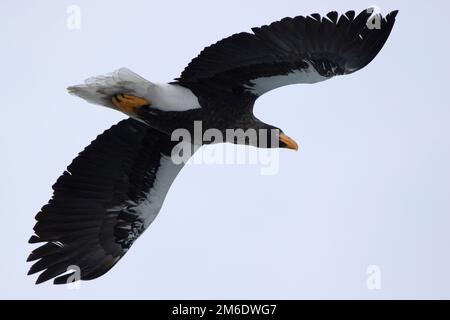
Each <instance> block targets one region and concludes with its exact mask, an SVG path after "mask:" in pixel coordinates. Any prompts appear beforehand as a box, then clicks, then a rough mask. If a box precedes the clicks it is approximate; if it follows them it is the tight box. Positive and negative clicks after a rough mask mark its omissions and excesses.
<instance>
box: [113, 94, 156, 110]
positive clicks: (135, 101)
mask: <svg viewBox="0 0 450 320" xmlns="http://www.w3.org/2000/svg"><path fill="white" fill-rule="evenodd" d="M111 102H112V104H113V105H114V106H115V107H116V108H117V109H118V110H119V111H122V112H123V113H126V114H133V113H134V112H135V109H136V108H138V107H142V106H146V105H149V104H150V103H149V102H148V101H147V100H145V99H143V98H140V97H136V96H132V95H129V94H117V95H115V96H113V97H112V98H111Z"/></svg>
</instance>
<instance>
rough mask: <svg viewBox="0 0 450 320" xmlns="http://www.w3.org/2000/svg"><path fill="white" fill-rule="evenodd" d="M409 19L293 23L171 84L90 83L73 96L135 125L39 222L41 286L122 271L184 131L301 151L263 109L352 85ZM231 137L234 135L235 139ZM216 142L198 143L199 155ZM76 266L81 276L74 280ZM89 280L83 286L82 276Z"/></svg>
mask: <svg viewBox="0 0 450 320" xmlns="http://www.w3.org/2000/svg"><path fill="white" fill-rule="evenodd" d="M397 13H398V11H392V12H390V13H389V14H387V15H386V16H383V15H382V14H380V13H379V12H375V10H374V9H373V8H369V9H366V10H363V11H362V12H360V13H359V14H356V13H355V11H348V12H346V13H344V14H338V13H337V12H335V11H332V12H329V13H328V14H326V15H323V16H321V15H320V14H317V13H314V14H311V15H308V16H301V15H300V16H297V17H294V18H284V19H282V20H280V21H276V22H273V23H271V24H269V25H264V26H262V27H258V28H252V29H251V30H252V32H241V33H237V34H234V35H232V36H230V37H228V38H225V39H222V40H220V41H218V42H217V43H215V44H213V45H211V46H209V47H207V48H205V49H204V50H203V51H202V52H201V53H200V54H199V55H198V56H197V57H196V58H194V59H193V60H192V61H191V62H190V63H189V64H188V66H187V67H186V68H185V69H184V71H183V72H182V73H181V75H180V76H179V77H178V78H177V79H175V80H174V81H173V82H170V83H164V84H161V83H153V82H150V81H148V80H146V79H144V78H143V77H141V76H139V75H138V74H136V73H134V72H132V71H130V70H128V69H126V68H122V69H119V70H117V71H115V72H113V73H110V74H108V75H105V76H98V77H93V78H89V79H87V80H86V81H85V83H84V84H81V85H75V86H71V87H69V88H68V91H69V92H70V93H71V94H73V95H76V96H78V97H81V98H83V99H85V100H86V101H88V102H90V103H94V104H98V105H102V106H106V107H109V108H112V109H115V110H118V111H120V112H123V113H125V114H126V115H127V116H128V118H127V119H126V120H123V121H120V122H119V123H117V124H116V125H114V126H112V127H111V128H110V129H108V130H106V131H105V132H103V133H102V134H101V135H99V136H98V137H97V138H96V139H95V140H94V141H93V142H92V143H91V144H90V145H89V146H88V147H86V148H85V149H84V150H83V151H82V152H81V153H79V155H78V156H77V157H76V158H75V159H74V160H73V161H72V163H71V164H70V165H69V166H68V167H67V169H66V170H65V171H64V172H63V174H62V175H61V176H60V177H59V178H58V180H57V181H56V183H55V184H54V185H53V196H52V198H51V199H50V200H49V202H48V203H47V204H46V205H44V206H43V207H42V208H41V210H40V211H39V212H38V213H37V215H36V217H35V219H36V220H37V222H36V224H35V226H34V235H32V236H31V238H30V240H29V242H30V243H32V244H35V243H41V245H40V246H39V247H37V248H36V249H34V250H33V251H32V252H31V254H30V255H29V256H28V259H27V261H33V264H32V266H31V268H30V270H29V273H28V274H34V273H37V272H41V273H40V274H39V276H38V278H37V280H36V283H41V282H44V281H47V280H50V279H54V281H53V282H54V284H65V283H68V282H70V281H73V279H75V280H91V279H95V278H97V277H99V276H101V275H103V274H104V273H106V272H107V271H108V270H110V269H111V268H112V267H113V266H114V265H115V264H116V263H117V262H118V261H119V260H120V259H121V258H122V257H123V256H124V255H125V253H126V252H127V251H128V250H129V249H130V247H131V246H132V244H133V243H134V241H136V239H137V238H138V237H139V236H140V235H141V234H142V233H143V232H144V231H145V230H146V229H147V228H148V227H149V225H150V224H151V223H152V222H153V221H154V219H155V218H156V216H157V215H158V213H159V211H160V209H161V207H162V205H163V202H164V198H165V196H166V194H167V192H168V191H169V188H170V186H171V184H172V182H173V181H174V179H175V178H176V176H177V174H178V173H179V172H180V170H181V169H182V167H183V165H184V164H185V161H181V162H176V161H173V153H174V149H176V147H177V146H178V141H174V139H172V134H173V132H174V131H175V130H178V129H183V130H185V131H187V132H189V133H193V132H194V130H195V124H196V123H198V122H201V124H202V130H203V131H205V130H208V129H214V130H216V131H218V132H221V133H225V131H226V130H227V129H242V130H243V131H244V132H245V131H247V130H255V132H263V134H258V135H255V136H252V137H249V136H246V137H244V139H236V137H232V138H228V137H226V138H225V140H224V141H216V142H229V143H235V144H244V145H251V146H254V147H259V148H287V149H292V150H297V149H298V145H297V143H296V142H295V141H294V140H293V139H292V138H290V137H289V136H287V135H286V134H285V133H284V132H283V130H281V129H280V128H277V127H275V126H273V125H270V124H267V123H265V122H263V121H261V120H259V119H258V118H256V117H255V115H254V114H253V107H254V105H255V102H256V100H257V99H258V98H259V97H260V96H262V95H264V94H265V93H266V92H269V91H271V90H273V89H276V88H279V87H282V86H286V85H291V84H301V83H317V82H320V81H325V80H328V79H331V78H333V77H335V76H340V75H346V74H351V73H353V72H355V71H358V70H360V69H362V68H364V67H365V66H366V65H367V64H369V63H370V62H371V61H372V60H373V59H374V58H375V56H376V55H377V54H378V53H379V52H380V50H381V48H382V47H383V46H384V44H385V42H386V40H387V38H388V37H389V35H390V33H391V30H392V28H393V26H394V23H395V18H396V16H397ZM225 136H226V135H225ZM214 142H215V141H212V142H211V141H209V142H205V141H198V139H197V140H195V139H193V140H191V141H188V142H187V144H188V145H189V146H191V147H192V153H193V152H195V150H196V149H197V148H198V147H199V146H201V145H203V144H208V143H214ZM74 266H76V267H77V269H78V270H73V267H74ZM76 272H78V277H77V278H74V277H75V276H76V274H75V273H76Z"/></svg>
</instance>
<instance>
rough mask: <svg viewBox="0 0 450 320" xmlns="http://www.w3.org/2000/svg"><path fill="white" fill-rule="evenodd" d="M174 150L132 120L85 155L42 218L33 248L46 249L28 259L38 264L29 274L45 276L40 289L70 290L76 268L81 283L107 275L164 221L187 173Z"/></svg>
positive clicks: (59, 186) (99, 140)
mask: <svg viewBox="0 0 450 320" xmlns="http://www.w3.org/2000/svg"><path fill="white" fill-rule="evenodd" d="M170 150H171V142H170V138H169V137H168V136H166V135H164V134H162V133H159V132H158V131H156V130H154V129H151V128H150V127H148V126H146V125H144V124H142V123H140V122H138V121H136V120H133V119H127V120H124V121H121V122H120V123H118V124H117V125H114V126H113V127H111V128H110V129H109V130H106V131H105V132H104V133H103V134H101V135H100V136H98V137H97V139H96V140H94V141H93V142H92V143H91V144H90V145H89V146H88V147H87V148H86V149H85V150H84V151H82V152H81V153H80V154H79V156H78V157H77V158H75V160H73V162H72V164H71V165H70V166H69V167H68V168H67V171H65V172H64V173H63V175H62V176H61V177H60V178H59V179H58V180H57V182H56V183H55V185H54V186H53V190H54V193H53V198H52V199H51V200H50V201H49V203H48V204H47V205H45V206H44V207H43V208H42V209H41V211H40V212H39V213H38V214H37V216H36V220H37V223H36V225H35V227H34V231H35V234H36V235H33V236H32V237H31V238H30V241H29V242H30V243H37V242H44V243H45V244H44V245H42V246H41V247H39V248H37V249H35V250H34V251H33V252H32V253H31V254H30V256H29V257H28V261H35V260H38V261H36V262H35V263H34V264H33V265H32V267H31V269H30V272H29V274H33V273H36V272H39V271H43V272H42V273H41V274H40V275H39V277H38V279H37V281H36V283H40V282H43V281H47V280H49V279H51V278H54V277H57V276H59V277H58V278H56V279H55V281H54V283H55V284H61V283H65V282H66V281H67V279H69V277H71V276H73V274H74V273H73V272H72V273H69V274H67V273H66V271H68V270H67V269H68V267H70V266H77V267H78V268H79V270H80V272H81V273H80V274H79V276H80V278H81V279H82V280H90V279H93V278H96V277H99V276H101V275H102V274H104V273H105V272H107V271H108V270H109V269H110V268H111V267H112V266H113V265H114V264H115V263H116V262H117V261H118V260H119V259H120V258H121V257H122V256H123V255H124V254H125V253H126V252H127V250H128V249H129V248H130V246H131V245H132V244H133V242H134V241H135V240H136V239H137V238H138V237H139V236H140V235H141V234H142V233H143V232H144V230H145V229H146V228H147V227H148V226H149V225H150V223H151V222H152V221H153V220H154V219H155V217H156V215H157V214H158V212H159V210H160V208H161V206H162V203H163V201H164V197H165V195H166V193H167V191H168V190H169V188H170V185H171V184H172V182H173V180H174V179H175V177H176V175H177V174H178V172H179V171H180V169H181V167H182V164H180V165H176V164H174V163H173V162H172V161H171V159H170V156H168V155H170ZM72 278H73V277H72Z"/></svg>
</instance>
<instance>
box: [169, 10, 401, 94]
mask: <svg viewBox="0 0 450 320" xmlns="http://www.w3.org/2000/svg"><path fill="white" fill-rule="evenodd" d="M397 12H398V11H393V12H391V13H389V14H388V15H387V16H386V17H382V16H381V15H380V14H374V13H373V11H371V10H370V9H367V10H364V11H362V12H361V13H360V14H359V15H358V16H356V17H355V12H354V11H349V12H347V13H345V14H343V15H341V16H338V13H337V12H330V13H328V14H327V15H326V16H324V17H321V16H320V15H319V14H312V15H310V16H307V17H303V16H298V17H295V18H285V19H283V20H281V21H277V22H274V23H272V24H270V25H269V26H263V27H260V28H253V29H252V30H253V33H246V32H243V33H238V34H235V35H233V36H231V37H229V38H226V39H223V40H221V41H219V42H217V43H216V44H214V45H212V46H210V47H207V48H206V49H204V50H203V51H202V52H201V53H200V55H199V56H198V57H197V58H195V59H194V60H192V62H191V63H190V64H189V65H188V66H187V67H186V69H185V70H184V71H183V73H182V74H181V77H180V78H178V79H177V80H178V81H179V83H180V84H181V85H183V86H186V87H188V88H190V89H191V90H193V91H196V90H197V92H198V90H203V92H205V90H209V91H210V92H214V91H215V92H217V91H218V90H222V92H224V91H225V92H227V93H233V94H239V93H243V92H250V93H253V94H254V95H255V96H260V95H262V94H264V93H266V92H268V91H270V90H272V89H275V88H278V87H281V86H285V85H289V84H295V83H315V82H318V81H323V80H326V79H329V78H331V77H333V76H336V75H343V74H349V73H352V72H355V71H357V70H359V69H361V68H363V67H365V66H366V65H367V64H368V63H369V62H370V61H372V59H373V58H375V56H376V55H377V54H378V52H379V51H380V50H381V48H382V47H383V45H384V43H385V42H386V40H387V38H388V37H389V34H390V32H391V30H392V27H393V25H394V23H395V17H396V15H397Z"/></svg>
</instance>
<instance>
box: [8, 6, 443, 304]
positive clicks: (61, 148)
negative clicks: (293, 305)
mask: <svg viewBox="0 0 450 320" xmlns="http://www.w3.org/2000/svg"><path fill="white" fill-rule="evenodd" d="M70 4H75V5H78V6H79V7H80V8H81V29H80V30H75V31H74V30H72V31H71V30H68V29H67V27H66V19H67V13H66V8H67V6H68V5H70ZM373 4H376V5H378V6H379V7H381V9H382V11H383V13H387V12H388V11H391V10H394V9H400V13H399V15H398V17H397V23H396V25H395V27H394V30H393V32H392V34H391V37H390V38H389V40H388V42H387V44H386V45H385V47H384V49H383V50H382V51H381V53H380V54H379V56H378V57H377V58H376V59H375V60H374V61H373V62H372V63H371V64H370V65H369V66H368V67H366V68H365V69H363V70H361V71H360V72H357V73H355V74H352V75H350V76H346V77H340V78H335V79H333V80H331V81H327V82H323V83H319V84H316V85H303V86H301V85H300V86H290V87H285V88H282V89H279V90H276V91H273V92H271V93H269V94H267V95H265V96H264V97H263V98H261V99H260V100H258V103H257V107H256V113H257V116H258V117H259V118H261V119H262V120H265V121H267V122H269V123H273V124H275V125H278V126H280V127H281V128H282V129H283V130H284V131H285V132H286V133H288V134H289V135H290V136H292V137H294V138H295V139H296V140H297V141H298V142H299V143H300V145H301V149H300V151H299V152H297V153H295V152H291V151H287V150H283V151H282V152H281V153H280V171H279V173H278V174H277V175H273V176H262V175H260V170H259V168H258V167H257V166H254V165H253V166H251V165H249V166H242V165H239V166H230V165H228V166H226V165H225V166H223V165H222V166H219V165H216V166H211V165H193V166H188V167H186V168H185V169H183V171H182V172H181V174H180V175H179V177H178V179H177V180H176V181H175V183H174V185H173V187H172V189H171V190H170V192H169V194H168V196H167V199H166V202H165V205H164V207H163V209H162V210H161V212H160V215H159V216H158V217H157V219H156V220H155V222H154V223H153V225H152V226H151V227H150V228H149V230H147V231H146V232H145V234H144V235H143V236H142V237H141V238H140V239H139V240H138V241H137V242H136V243H135V244H134V246H133V248H132V249H131V250H130V251H129V253H128V254H127V255H126V256H125V257H124V258H123V259H122V260H121V262H119V263H118V265H117V266H115V267H114V268H113V269H112V270H111V271H110V272H108V273H107V274H106V275H104V276H103V277H101V278H99V279H97V280H94V281H90V282H82V283H81V288H80V289H79V290H68V289H67V288H66V287H65V286H53V285H52V284H51V283H50V282H49V283H45V284H42V285H39V286H35V285H34V281H35V279H36V277H35V276H32V277H29V276H26V273H27V270H28V268H29V266H30V264H27V263H26V262H25V259H26V257H27V255H28V254H29V252H30V250H32V249H33V246H31V245H29V244H27V240H28V238H29V237H30V235H31V234H32V228H33V225H34V223H35V221H34V215H35V214H36V213H37V212H38V211H39V209H40V207H41V206H42V205H44V204H45V203H46V202H47V201H48V199H49V198H50V196H51V185H52V184H53V183H54V182H55V180H56V178H57V177H58V176H59V175H60V174H61V173H62V172H63V170H64V169H65V167H66V166H67V165H68V164H69V163H70V161H71V160H72V158H73V157H74V156H75V155H76V154H77V153H78V152H79V151H80V150H82V149H83V148H84V147H85V146H86V145H87V144H88V143H89V142H90V141H91V140H93V139H94V138H95V137H96V135H98V134H99V133H101V132H102V131H103V130H105V129H106V128H108V127H110V126H111V125H112V124H114V123H116V122H117V121H119V120H120V119H122V118H124V116H123V115H121V114H119V113H117V112H114V111H112V110H109V109H105V108H101V107H97V106H93V105H89V104H87V103H85V102H84V101H82V100H81V99H77V98H75V97H72V96H70V95H68V94H67V93H66V90H65V88H66V87H67V86H68V85H72V84H76V83H80V82H81V81H82V80H84V79H85V78H87V77H89V76H92V75H97V74H103V73H107V72H110V71H112V70H115V69H117V68H120V67H123V66H125V67H128V68H130V69H132V70H134V71H136V72H138V73H140V74H141V75H142V76H144V77H146V78H148V79H149V80H152V81H170V80H172V79H173V78H175V77H177V76H178V75H179V73H180V72H181V71H182V69H183V68H184V66H185V65H186V64H187V63H188V62H189V61H190V59H191V58H193V57H194V56H196V55H197V54H198V53H199V51H200V50H201V49H202V48H203V47H204V46H206V45H209V44H211V43H212V42H215V41H217V40H219V39H221V38H223V37H225V36H228V35H231V34H233V33H235V32H240V31H247V30H249V29H250V27H252V26H259V25H262V24H266V23H269V22H271V21H275V20H279V19H281V18H283V17H285V16H296V15H299V14H303V15H307V14H310V13H314V12H319V13H321V14H323V13H327V12H328V11H331V10H334V9H335V10H338V11H339V12H345V11H347V10H349V9H355V10H357V11H359V10H362V9H364V8H365V7H368V6H370V5H373ZM449 9H450V5H449V4H448V3H447V2H446V1H427V2H413V1H377V2H376V3H374V2H372V1H370V2H367V1H361V0H358V1H356V0H352V1H339V2H338V1H294V0H292V1H288V0H285V1H283V0H278V1H276V2H274V1H262V0H258V1H241V0H239V1H238V0H227V1H222V2H219V1H165V2H161V1H133V0H128V1H126V2H122V1H120V2H119V1H70V2H68V1H39V2H38V1H17V0H14V1H12V0H11V1H8V0H6V1H5V0H3V1H1V2H0V34H1V39H2V41H1V43H0V48H1V52H2V54H1V62H0V63H1V64H2V67H1V69H2V76H1V78H0V87H1V88H3V89H4V90H3V93H2V98H1V100H2V106H3V108H2V110H3V116H2V117H1V126H0V146H1V149H2V156H1V157H0V168H1V169H0V179H1V183H0V200H1V203H2V209H1V210H0V216H1V221H2V234H1V235H2V254H1V258H0V259H1V260H0V283H1V286H2V290H1V293H0V298H59V299H90V298H161V299H164V298H269V299H271V298H292V299H295V298H371V299H372V298H374V299H379V298H444V297H445V298H450V274H449V272H448V270H450V251H449V244H450V233H449V231H448V230H449V227H450V215H449V213H450V200H449V194H450V142H449V137H450V107H449V104H448V84H449V80H450V79H449V78H450V72H449V71H450V63H449V59H448V57H449V56H450V45H449V40H448V39H450V37H449V36H450V35H449V28H448V12H449ZM370 265H377V266H379V267H380V270H381V289H380V290H369V289H368V288H367V286H366V280H367V277H368V275H367V273H366V270H367V267H368V266H370Z"/></svg>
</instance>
